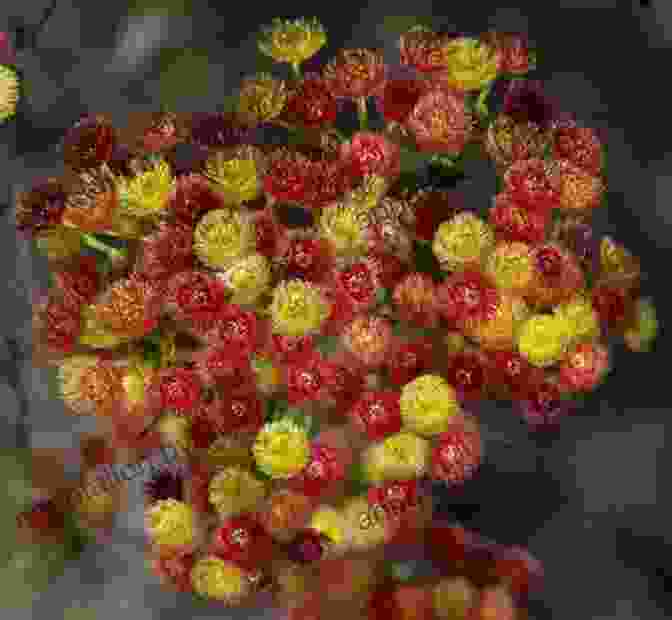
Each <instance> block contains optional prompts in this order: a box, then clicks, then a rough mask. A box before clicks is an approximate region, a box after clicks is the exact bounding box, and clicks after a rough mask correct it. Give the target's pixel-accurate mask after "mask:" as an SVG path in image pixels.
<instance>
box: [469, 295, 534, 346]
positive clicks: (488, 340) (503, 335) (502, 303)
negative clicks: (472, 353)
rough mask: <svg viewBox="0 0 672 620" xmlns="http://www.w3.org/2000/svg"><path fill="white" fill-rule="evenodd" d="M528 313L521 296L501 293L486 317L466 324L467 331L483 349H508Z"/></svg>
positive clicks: (512, 344) (513, 342) (528, 310)
mask: <svg viewBox="0 0 672 620" xmlns="http://www.w3.org/2000/svg"><path fill="white" fill-rule="evenodd" d="M529 314H530V309H529V307H528V305H527V304H526V303H525V300H524V299H523V298H522V297H519V296H518V295H513V294H510V293H503V294H501V295H500V296H499V297H498V300H497V302H496V303H495V304H494V306H493V310H492V312H488V313H487V316H486V318H484V319H482V320H480V321H474V322H472V323H470V324H468V325H467V326H466V328H467V333H468V334H469V336H470V337H471V338H473V339H474V340H476V341H477V342H478V343H479V344H480V345H481V346H482V347H483V348H484V349H488V350H502V349H510V348H512V347H513V346H514V344H515V342H516V335H517V333H518V330H519V328H520V326H521V324H522V323H523V321H525V319H527V317H528V316H529Z"/></svg>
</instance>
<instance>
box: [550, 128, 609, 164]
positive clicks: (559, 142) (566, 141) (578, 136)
mask: <svg viewBox="0 0 672 620" xmlns="http://www.w3.org/2000/svg"><path fill="white" fill-rule="evenodd" d="M553 158H554V159H556V160H560V159H567V160H569V161H571V162H572V163H573V164H574V165H575V166H578V167H579V168H581V169H582V170H585V172H586V173H588V174H591V175H594V176H599V175H600V173H601V172H602V167H603V165H604V153H603V147H602V142H601V141H600V139H599V138H598V136H597V135H596V133H595V131H594V130H593V129H591V128H590V127H581V126H579V125H578V124H577V123H576V122H575V121H564V122H556V123H554V125H553Z"/></svg>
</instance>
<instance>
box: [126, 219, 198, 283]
mask: <svg viewBox="0 0 672 620" xmlns="http://www.w3.org/2000/svg"><path fill="white" fill-rule="evenodd" d="M193 245H194V231H193V229H192V228H190V227H189V226H184V225H181V224H177V225H170V224H166V223H163V222H162V223H161V224H160V225H159V227H158V229H157V230H155V231H154V232H153V233H152V234H150V235H149V236H147V237H145V238H144V239H143V240H142V249H141V250H140V254H139V256H138V259H137V262H136V265H135V268H134V271H135V273H137V274H138V275H139V276H141V277H144V278H147V279H149V280H161V279H164V278H168V277H170V276H172V275H174V274H176V273H178V272H180V271H185V270H188V269H191V268H192V267H193V262H194V253H193Z"/></svg>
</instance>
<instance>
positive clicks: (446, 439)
mask: <svg viewBox="0 0 672 620" xmlns="http://www.w3.org/2000/svg"><path fill="white" fill-rule="evenodd" d="M481 453H482V446H481V436H480V433H479V431H478V427H477V426H476V425H475V424H467V423H462V424H457V425H455V428H454V429H451V430H449V431H447V432H445V433H441V434H440V435H439V436H438V437H437V441H436V445H435V447H434V451H433V453H432V475H433V477H434V478H436V479H438V480H442V481H443V482H445V483H447V484H449V485H458V484H462V483H463V482H464V481H465V480H468V479H469V478H471V477H472V476H473V475H474V473H475V472H476V470H477V469H478V467H479V465H480V464H481Z"/></svg>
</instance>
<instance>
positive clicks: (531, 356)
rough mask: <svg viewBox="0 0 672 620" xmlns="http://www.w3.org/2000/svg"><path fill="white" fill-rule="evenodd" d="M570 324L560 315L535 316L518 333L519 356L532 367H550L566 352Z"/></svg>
mask: <svg viewBox="0 0 672 620" xmlns="http://www.w3.org/2000/svg"><path fill="white" fill-rule="evenodd" d="M570 329H571V327H570V324H569V322H568V321H567V319H565V318H564V317H563V316H562V315H561V314H554V315H551V314H536V315H533V316H531V317H530V318H529V319H527V321H525V322H524V323H523V324H522V325H521V327H520V331H519V332H518V336H517V344H518V350H519V351H520V354H521V355H522V356H523V357H524V358H525V359H526V360H527V361H528V362H530V364H532V365H533V366H538V367H542V368H543V367H545V366H552V365H553V364H556V363H558V362H559V361H560V359H561V358H562V357H563V356H564V355H565V353H566V352H567V346H568V344H569V340H570Z"/></svg>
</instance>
